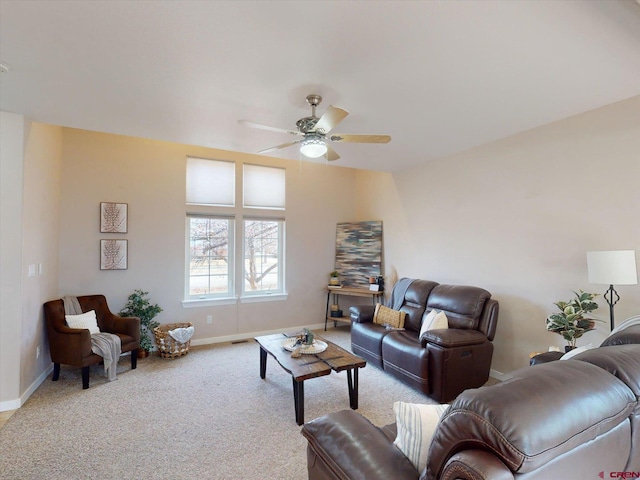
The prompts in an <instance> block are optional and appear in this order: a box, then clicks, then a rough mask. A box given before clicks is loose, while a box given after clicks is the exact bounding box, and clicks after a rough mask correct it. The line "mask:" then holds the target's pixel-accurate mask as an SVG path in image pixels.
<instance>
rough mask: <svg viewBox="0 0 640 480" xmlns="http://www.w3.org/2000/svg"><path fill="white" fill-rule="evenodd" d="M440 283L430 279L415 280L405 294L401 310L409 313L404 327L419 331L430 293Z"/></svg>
mask: <svg viewBox="0 0 640 480" xmlns="http://www.w3.org/2000/svg"><path fill="white" fill-rule="evenodd" d="M437 285H438V284H437V283H436V282H431V281H429V280H414V281H413V282H411V285H409V287H408V288H407V291H406V292H405V294H404V302H403V303H402V306H401V307H400V310H402V311H403V312H406V313H407V316H406V318H405V321H404V328H405V329H407V330H412V331H414V332H416V333H417V332H419V331H420V327H421V326H422V316H423V315H424V311H425V308H426V306H427V298H429V294H430V293H431V292H432V291H433V289H434V288H436V286H437Z"/></svg>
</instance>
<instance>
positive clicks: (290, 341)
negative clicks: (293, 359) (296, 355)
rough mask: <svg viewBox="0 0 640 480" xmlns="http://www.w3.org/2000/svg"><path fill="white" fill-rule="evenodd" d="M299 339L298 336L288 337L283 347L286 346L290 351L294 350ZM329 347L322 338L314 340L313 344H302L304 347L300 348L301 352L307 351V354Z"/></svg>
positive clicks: (320, 351) (322, 350)
mask: <svg viewBox="0 0 640 480" xmlns="http://www.w3.org/2000/svg"><path fill="white" fill-rule="evenodd" d="M297 341H298V339H297V338H295V337H294V338H287V339H286V340H285V341H284V342H283V343H282V348H284V349H285V350H287V351H289V352H293V350H294V349H295V348H296V347H295V344H296V342H297ZM326 349H327V344H326V343H325V342H323V341H322V340H314V341H313V344H311V345H304V344H303V345H302V347H301V348H300V353H306V354H314V353H322V352H324V351H325V350H326Z"/></svg>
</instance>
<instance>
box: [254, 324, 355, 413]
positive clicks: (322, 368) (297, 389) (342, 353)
mask: <svg viewBox="0 0 640 480" xmlns="http://www.w3.org/2000/svg"><path fill="white" fill-rule="evenodd" d="M295 335H296V334H286V333H278V334H275V335H264V336H261V337H255V340H256V342H258V343H259V344H260V378H262V379H264V378H265V375H266V373H267V353H268V354H269V355H271V356H272V357H273V358H275V359H276V361H277V362H278V363H279V364H280V366H281V367H282V368H284V369H285V370H286V371H287V372H289V373H290V374H291V378H292V379H293V402H294V406H295V412H296V422H297V423H298V425H302V424H303V423H304V381H305V380H308V379H310V378H316V377H323V376H325V375H329V374H330V373H331V371H334V372H341V371H343V370H346V371H347V383H348V388H349V406H350V407H351V408H352V409H353V410H356V409H357V408H358V369H359V368H364V367H365V366H366V365H367V362H365V361H364V360H363V359H362V358H360V357H358V356H356V355H354V354H353V353H351V352H349V351H347V350H345V349H344V348H341V347H339V346H338V345H336V344H335V343H333V342H330V341H329V340H326V339H324V338H322V337H320V336H318V335H315V337H314V338H315V339H316V340H322V341H323V342H325V343H326V344H327V349H326V350H325V351H324V352H322V353H315V354H304V355H302V356H300V357H298V358H292V357H291V352H289V351H288V350H285V349H284V348H283V346H282V343H283V342H284V341H285V340H286V339H287V338H289V337H292V336H295ZM352 372H353V373H352Z"/></svg>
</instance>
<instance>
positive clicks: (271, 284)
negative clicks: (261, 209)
mask: <svg viewBox="0 0 640 480" xmlns="http://www.w3.org/2000/svg"><path fill="white" fill-rule="evenodd" d="M283 237H284V221H283V220H278V219H275V220H273V219H269V220H267V219H245V220H244V250H243V252H244V253H243V258H244V283H243V290H242V291H243V294H244V295H256V294H274V293H284V281H283V280H284V278H283V277H284V268H283V256H282V252H283V250H284V238H283Z"/></svg>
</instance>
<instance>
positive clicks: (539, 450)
mask: <svg viewBox="0 0 640 480" xmlns="http://www.w3.org/2000/svg"><path fill="white" fill-rule="evenodd" d="M589 353H591V352H585V353H583V354H582V355H588V354H589ZM636 371H637V370H636ZM541 386H544V388H541ZM635 405H636V398H635V396H634V395H633V392H631V390H630V389H629V388H628V387H627V386H626V385H625V384H624V383H622V382H621V381H620V380H618V379H617V378H615V377H614V376H613V375H610V374H609V373H608V372H606V371H605V370H603V369H601V368H599V367H595V366H594V365H589V364H587V363H585V362H579V361H568V362H553V363H548V364H544V365H539V366H536V367H535V368H529V367H526V368H524V369H521V370H518V371H516V372H514V374H513V377H512V378H510V379H509V380H506V381H504V382H502V383H500V384H499V385H496V386H494V387H481V388H478V389H475V390H466V391H464V392H463V393H461V394H460V395H459V396H458V398H457V399H456V400H455V401H454V402H453V404H452V405H451V408H450V409H449V410H448V412H447V413H446V414H445V415H444V416H443V417H442V419H441V422H440V427H439V428H438V430H437V431H436V434H435V435H434V438H433V443H432V448H431V451H430V452H429V463H428V466H427V478H429V479H435V478H438V475H439V473H440V472H441V470H442V468H443V467H444V463H445V462H446V461H447V459H448V458H449V457H450V456H451V455H452V454H453V453H455V452H456V451H458V450H460V449H461V448H466V449H469V448H481V449H483V450H489V451H492V452H494V454H495V455H496V456H498V458H499V459H500V460H501V461H502V462H503V463H504V464H505V465H507V466H508V467H509V469H510V470H512V471H513V472H518V473H527V472H532V471H534V470H536V469H538V468H542V467H543V466H544V465H545V464H547V463H549V462H551V461H553V460H554V459H556V458H558V457H561V456H563V455H564V454H566V453H567V452H570V451H572V450H573V449H576V448H578V447H579V446H581V445H583V444H589V443H591V441H592V440H594V439H595V438H597V437H600V436H601V435H605V434H607V432H610V431H612V430H614V429H616V427H618V426H620V427H621V428H623V430H621V431H619V434H620V435H621V436H620V437H619V438H627V439H628V441H629V442H630V441H631V440H630V438H629V437H630V435H629V419H628V418H629V415H630V413H631V411H632V410H633V408H634V407H635ZM514 419H516V421H515V423H514ZM625 432H626V433H625ZM626 447H627V446H625V445H624V444H621V445H620V448H621V449H624V448H626ZM628 447H629V448H631V446H630V444H629V445H628Z"/></svg>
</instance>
